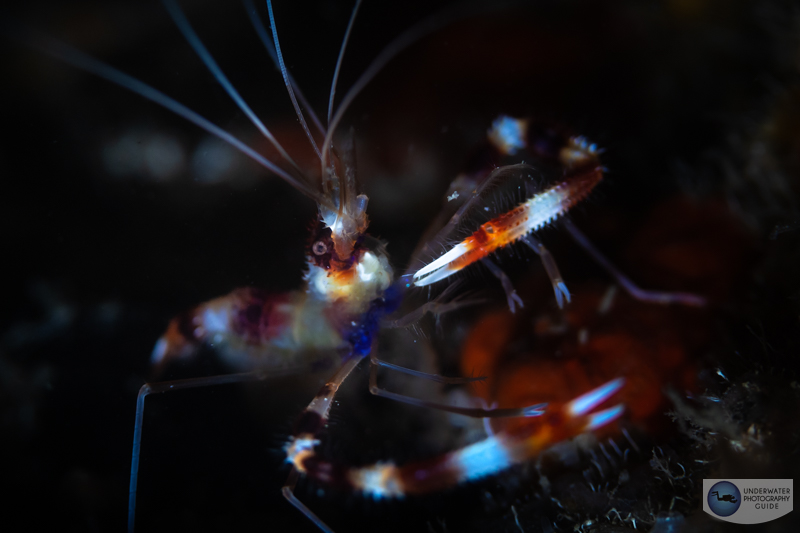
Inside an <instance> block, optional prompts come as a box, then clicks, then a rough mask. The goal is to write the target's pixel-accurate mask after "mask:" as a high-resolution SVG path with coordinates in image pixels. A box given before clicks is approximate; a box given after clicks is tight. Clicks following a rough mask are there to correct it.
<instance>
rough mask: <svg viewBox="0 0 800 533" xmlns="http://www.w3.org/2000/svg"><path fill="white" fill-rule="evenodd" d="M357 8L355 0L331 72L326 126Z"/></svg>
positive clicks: (358, 0)
mask: <svg viewBox="0 0 800 533" xmlns="http://www.w3.org/2000/svg"><path fill="white" fill-rule="evenodd" d="M359 7H361V0H356V5H355V7H354V8H353V14H352V15H350V22H349V23H348V24H347V31H346V32H345V33H344V40H343V41H342V47H341V48H340V49H339V58H338V59H337V60H336V70H335V71H334V72H333V81H332V82H331V96H330V98H329V99H328V125H330V123H331V114H332V113H333V97H334V96H335V95H336V82H337V81H339V72H340V71H341V70H342V60H343V59H344V51H345V49H346V48H347V41H349V40H350V32H351V31H353V23H354V22H355V21H356V14H357V13H358V8H359Z"/></svg>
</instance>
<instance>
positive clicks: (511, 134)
mask: <svg viewBox="0 0 800 533" xmlns="http://www.w3.org/2000/svg"><path fill="white" fill-rule="evenodd" d="M520 125H521V123H520V121H519V120H517V119H514V118H511V117H508V116H505V115H502V116H500V117H498V118H497V120H495V121H494V122H493V123H492V129H494V130H495V131H496V132H497V135H498V137H499V138H500V139H502V141H503V143H504V144H505V149H506V151H507V152H508V155H514V154H515V153H517V150H519V149H520V148H525V140H524V139H523V138H522V136H523V132H522V128H521V126H520Z"/></svg>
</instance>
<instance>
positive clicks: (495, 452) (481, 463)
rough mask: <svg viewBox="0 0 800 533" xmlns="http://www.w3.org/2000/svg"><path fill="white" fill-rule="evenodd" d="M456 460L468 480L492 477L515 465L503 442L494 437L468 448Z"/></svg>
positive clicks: (456, 456)
mask: <svg viewBox="0 0 800 533" xmlns="http://www.w3.org/2000/svg"><path fill="white" fill-rule="evenodd" d="M455 459H456V461H457V462H458V464H459V465H460V467H461V471H462V473H463V474H464V477H465V478H466V479H468V480H472V479H480V478H483V477H486V476H491V475H493V474H496V473H498V472H500V471H502V470H505V469H506V468H508V467H509V466H511V465H512V464H513V461H512V460H511V458H510V457H509V455H508V453H506V450H505V446H504V445H503V442H502V441H501V440H500V439H499V438H497V437H494V436H492V437H488V438H486V439H484V440H482V441H480V442H476V443H475V444H471V445H469V446H467V447H466V448H464V449H463V450H461V451H459V452H457V453H456V454H455Z"/></svg>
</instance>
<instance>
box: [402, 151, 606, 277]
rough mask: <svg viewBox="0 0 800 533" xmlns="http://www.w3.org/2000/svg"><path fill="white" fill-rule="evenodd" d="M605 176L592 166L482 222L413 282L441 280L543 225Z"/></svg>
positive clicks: (421, 270)
mask: <svg viewBox="0 0 800 533" xmlns="http://www.w3.org/2000/svg"><path fill="white" fill-rule="evenodd" d="M584 149H588V147H584ZM602 177H603V169H602V167H600V166H599V165H597V166H590V167H588V168H586V169H585V170H583V171H581V172H578V173H576V174H575V175H572V176H568V177H567V178H566V179H565V180H564V181H562V182H561V183H558V184H556V185H554V186H552V187H550V188H549V189H547V190H545V191H543V192H540V193H538V194H535V195H533V196H532V197H531V198H529V199H528V200H526V201H525V202H523V203H521V204H519V205H518V206H517V207H515V208H513V209H511V210H510V211H507V212H506V213H503V214H502V215H500V216H498V217H496V218H494V219H492V220H490V221H489V222H486V223H484V224H482V225H481V226H480V227H479V228H478V230H477V231H475V232H474V233H473V234H472V235H470V236H469V237H467V238H466V239H464V240H463V241H461V242H460V243H458V244H456V245H455V246H454V247H453V248H452V249H451V250H449V251H448V252H447V253H445V254H444V255H442V256H441V257H439V258H437V259H436V260H435V261H433V262H431V263H430V264H428V265H426V266H424V267H423V268H421V269H419V270H418V271H417V272H416V273H415V274H414V285H416V286H418V287H423V286H425V285H430V284H431V283H436V282H437V281H441V280H443V279H445V278H447V277H449V276H451V275H452V274H454V273H456V272H458V271H459V270H461V269H462V268H464V267H466V266H469V265H471V264H472V263H474V262H476V261H478V260H480V259H483V258H484V257H486V256H488V255H489V254H491V253H492V252H494V251H496V250H498V249H499V248H502V247H504V246H507V245H509V244H511V243H514V242H516V241H518V240H519V239H521V238H522V237H524V236H525V235H527V234H528V233H530V232H532V231H536V230H538V229H541V228H542V227H544V226H545V225H547V224H549V223H550V222H552V221H554V220H555V219H556V218H558V217H559V216H561V215H563V214H564V213H566V212H567V211H568V210H569V209H570V208H571V207H572V206H573V205H575V204H576V203H578V202H580V201H581V200H583V199H584V198H585V197H586V196H587V195H588V194H589V192H590V191H591V190H592V189H593V188H594V187H595V185H597V184H598V183H599V182H600V180H601V179H602Z"/></svg>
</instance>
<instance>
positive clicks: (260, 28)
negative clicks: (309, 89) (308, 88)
mask: <svg viewBox="0 0 800 533" xmlns="http://www.w3.org/2000/svg"><path fill="white" fill-rule="evenodd" d="M242 2H243V3H244V9H245V11H247V16H248V17H250V22H251V23H252V24H253V28H255V30H256V33H257V34H258V38H259V39H261V42H262V43H263V44H264V47H265V48H266V49H267V53H268V54H269V57H270V59H272V62H273V63H274V64H275V68H276V69H278V70H280V69H281V64H280V62H278V54H277V53H276V52H275V45H274V44H273V43H272V38H270V37H269V35H268V34H267V29H266V28H265V27H264V23H263V22H261V17H259V16H258V10H256V6H255V4H253V0H242ZM286 76H288V78H289V81H290V82H291V84H292V87H294V92H295V94H296V95H297V99H298V100H300V103H301V104H302V105H303V107H305V108H306V112H307V113H308V116H310V117H311V122H313V123H314V126H316V127H317V129H318V130H319V132H320V133H322V135H323V136H324V135H325V126H323V125H322V121H321V120H320V119H319V117H318V116H317V114H316V113H315V112H314V108H313V107H311V104H309V103H308V100H306V97H305V96H304V95H303V91H301V90H300V87H299V86H298V85H297V82H296V81H295V80H294V77H293V76H292V73H291V72H289V69H286Z"/></svg>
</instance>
